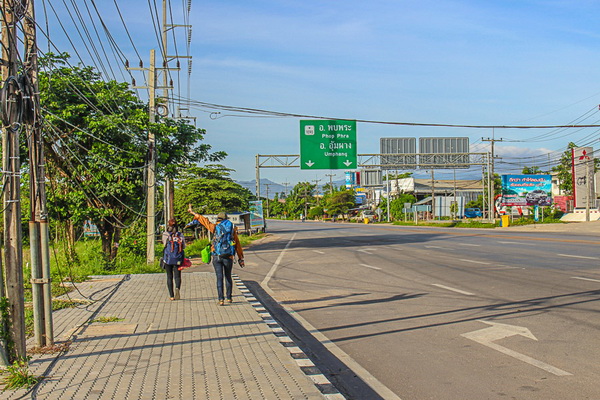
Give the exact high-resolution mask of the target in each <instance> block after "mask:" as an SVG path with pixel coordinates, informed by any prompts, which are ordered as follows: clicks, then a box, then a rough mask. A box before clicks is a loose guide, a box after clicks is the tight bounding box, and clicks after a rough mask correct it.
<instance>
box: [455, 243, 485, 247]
mask: <svg viewBox="0 0 600 400" xmlns="http://www.w3.org/2000/svg"><path fill="white" fill-rule="evenodd" d="M456 244H457V245H459V246H471V247H479V246H481V245H480V244H474V243H456Z"/></svg>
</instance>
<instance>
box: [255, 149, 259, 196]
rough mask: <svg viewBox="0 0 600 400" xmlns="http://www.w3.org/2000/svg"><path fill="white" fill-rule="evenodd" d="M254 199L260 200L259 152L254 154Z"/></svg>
mask: <svg viewBox="0 0 600 400" xmlns="http://www.w3.org/2000/svg"><path fill="white" fill-rule="evenodd" d="M255 183H256V200H260V154H257V155H256V182H255Z"/></svg>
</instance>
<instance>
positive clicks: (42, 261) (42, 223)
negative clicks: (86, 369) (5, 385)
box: [21, 1, 54, 347]
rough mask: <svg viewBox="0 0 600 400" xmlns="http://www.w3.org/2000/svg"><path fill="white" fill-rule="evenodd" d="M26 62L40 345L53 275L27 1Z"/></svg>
mask: <svg viewBox="0 0 600 400" xmlns="http://www.w3.org/2000/svg"><path fill="white" fill-rule="evenodd" d="M23 33H24V43H25V62H24V65H23V67H24V72H23V74H24V75H23V78H22V80H21V81H22V86H23V88H22V90H23V92H24V95H25V102H24V107H25V109H24V111H23V122H24V124H25V125H26V129H27V137H28V140H29V162H30V179H29V186H30V219H29V238H30V250H31V287H32V294H33V296H32V297H33V314H34V315H33V316H34V337H35V343H36V345H37V346H38V347H43V346H51V345H53V344H54V333H53V323H52V291H51V278H50V245H49V232H48V210H47V206H46V181H45V168H44V164H45V162H44V159H45V158H44V146H43V140H42V129H41V121H42V119H41V115H40V107H39V105H40V99H39V97H40V95H39V86H38V62H37V52H38V47H37V35H36V29H35V10H34V2H33V1H29V2H28V3H27V15H26V18H25V19H24V21H23Z"/></svg>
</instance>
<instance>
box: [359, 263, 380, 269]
mask: <svg viewBox="0 0 600 400" xmlns="http://www.w3.org/2000/svg"><path fill="white" fill-rule="evenodd" d="M359 265H360V266H361V267H365V268H371V269H381V268H379V267H374V266H372V265H368V264H359Z"/></svg>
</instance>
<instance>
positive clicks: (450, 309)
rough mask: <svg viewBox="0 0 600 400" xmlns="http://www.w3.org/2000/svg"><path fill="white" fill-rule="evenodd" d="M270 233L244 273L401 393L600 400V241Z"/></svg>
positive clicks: (431, 231) (360, 230)
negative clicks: (599, 361)
mask: <svg viewBox="0 0 600 400" xmlns="http://www.w3.org/2000/svg"><path fill="white" fill-rule="evenodd" d="M269 231H270V233H271V234H272V236H271V237H269V238H268V239H267V240H265V241H264V242H263V243H260V244H258V245H256V246H253V247H252V248H250V249H249V251H248V254H247V264H248V268H246V269H244V270H242V271H239V275H240V277H241V278H242V279H243V280H245V281H248V282H255V283H256V284H261V285H262V286H263V287H264V288H265V289H266V290H267V291H268V292H269V293H270V294H271V296H272V297H273V298H274V299H276V300H277V301H278V302H279V303H281V304H283V305H284V306H285V307H286V308H288V309H290V310H293V312H294V313H295V314H296V315H298V316H299V317H300V318H299V319H300V320H303V321H307V322H308V324H309V327H314V328H316V329H317V330H318V331H319V332H320V334H322V335H324V336H325V337H326V338H327V339H328V340H330V341H331V342H332V343H333V344H334V345H335V346H336V347H337V348H339V349H341V350H342V351H343V352H344V353H345V354H347V355H348V356H350V357H351V359H352V360H353V361H352V363H354V362H355V363H356V364H352V363H351V364H352V365H358V366H359V367H360V368H364V370H365V373H366V374H367V375H368V376H367V378H369V377H371V376H372V377H374V378H375V379H376V380H377V381H378V382H379V383H381V384H383V385H384V386H385V387H387V388H388V389H389V390H391V391H392V392H393V393H395V394H396V395H397V396H398V397H400V398H402V399H494V398H515V399H566V398H578V399H598V398H600V384H599V383H598V379H597V377H598V376H600V364H599V363H598V362H597V360H598V359H600V346H599V344H600V251H599V250H598V249H599V245H600V238H599V237H597V236H596V237H594V236H568V237H567V236H564V235H561V234H548V233H547V234H541V233H535V234H531V233H507V232H504V231H498V230H462V229H443V228H419V227H399V226H389V225H364V224H327V223H318V222H305V223H300V222H279V221H269ZM320 334H319V335H320ZM315 352H317V353H318V350H315ZM360 368H357V369H360ZM358 372H360V371H358ZM359 375H360V373H359ZM334 380H335V379H334ZM372 382H375V384H374V387H377V385H378V383H377V382H376V381H372ZM339 383H340V384H342V385H344V382H343V381H341V382H339ZM342 390H343V391H345V392H346V393H347V394H349V395H350V396H351V397H352V396H357V395H356V394H355V393H353V389H352V387H345V388H342ZM380 393H382V394H385V391H380ZM388 394H389V393H388ZM388 397H389V396H388Z"/></svg>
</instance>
